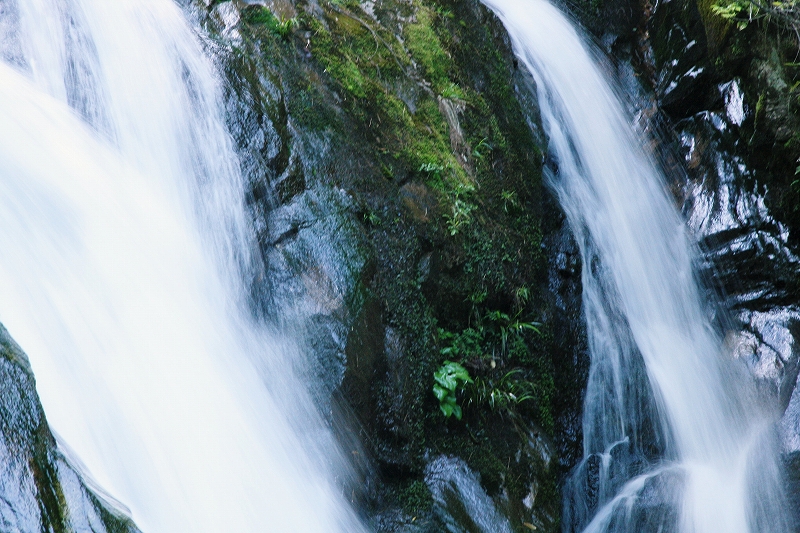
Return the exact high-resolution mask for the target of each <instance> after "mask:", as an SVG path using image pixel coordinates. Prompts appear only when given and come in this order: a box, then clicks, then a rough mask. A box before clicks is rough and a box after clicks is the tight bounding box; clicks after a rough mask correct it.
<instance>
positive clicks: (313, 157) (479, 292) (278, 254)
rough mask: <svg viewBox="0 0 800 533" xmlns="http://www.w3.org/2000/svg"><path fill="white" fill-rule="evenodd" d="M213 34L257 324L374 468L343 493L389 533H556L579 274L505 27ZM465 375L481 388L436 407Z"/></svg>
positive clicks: (475, 21)
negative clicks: (251, 256)
mask: <svg viewBox="0 0 800 533" xmlns="http://www.w3.org/2000/svg"><path fill="white" fill-rule="evenodd" d="M200 16H201V17H205V18H204V20H205V24H206V27H207V28H208V29H209V33H210V34H211V35H214V36H215V37H213V38H212V40H211V41H210V42H209V47H210V48H211V49H212V50H213V53H214V54H215V55H216V56H217V57H218V60H219V63H220V65H221V67H222V69H223V70H224V71H225V72H226V76H227V81H228V86H229V87H230V94H229V99H230V103H229V107H230V121H231V130H232V131H233V132H234V136H235V138H236V141H237V144H238V146H239V149H240V156H241V158H242V161H243V167H244V169H245V171H246V173H247V176H248V179H249V187H250V200H251V203H250V207H251V210H252V213H253V217H254V220H255V221H256V225H257V227H258V230H259V242H260V245H261V248H262V253H263V257H264V275H263V278H262V279H263V281H262V282H259V283H256V290H255V291H254V294H255V296H254V307H255V309H256V311H257V312H259V313H263V314H264V316H266V317H268V318H269V319H271V320H274V321H276V322H280V323H282V324H283V327H285V328H292V327H294V328H296V331H301V332H302V333H301V335H302V336H303V337H304V338H305V340H306V346H307V347H308V354H309V358H310V363H309V366H308V368H307V369H306V371H307V372H308V374H309V380H308V381H309V382H310V383H313V384H316V385H312V386H313V387H315V388H316V391H315V392H316V393H317V398H318V402H319V404H320V405H321V406H322V409H323V410H324V411H326V412H327V413H329V416H330V419H331V420H332V421H333V422H334V423H335V424H337V425H341V427H339V428H337V429H338V430H339V433H340V435H341V440H342V442H343V445H344V446H346V447H351V448H352V450H351V451H352V456H353V457H354V459H355V461H356V463H357V465H358V468H359V469H360V470H359V471H360V475H361V480H360V481H359V482H357V483H356V484H355V486H351V487H348V488H346V489H345V490H346V491H347V492H348V493H349V494H352V496H353V499H354V500H355V501H356V503H357V505H358V506H359V508H361V509H363V511H364V514H365V517H366V519H367V520H368V522H370V524H371V526H372V527H374V528H375V529H376V530H378V531H406V530H408V531H434V530H435V531H439V530H441V529H443V528H445V527H448V526H447V524H451V525H452V524H456V523H457V524H460V525H459V526H457V527H460V528H467V529H468V530H470V531H473V530H474V531H478V530H482V529H481V528H486V527H488V528H490V529H493V530H501V531H502V530H509V531H511V530H513V531H523V530H529V529H530V527H536V528H539V529H544V530H548V531H552V530H555V529H557V528H558V516H559V514H560V496H559V493H558V489H557V482H558V478H559V476H560V475H562V474H563V473H564V472H565V471H566V469H567V468H568V467H569V466H571V464H573V463H574V461H575V459H576V457H577V456H578V454H579V453H580V419H579V410H580V401H581V400H580V398H581V390H582V383H581V380H582V376H583V374H584V373H585V370H586V367H585V365H586V362H585V360H584V357H583V355H582V353H583V352H582V349H581V332H580V326H579V320H578V318H579V312H580V311H579V307H578V306H577V299H578V296H579V293H578V287H577V279H578V276H579V270H580V269H579V266H578V265H577V264H576V260H575V259H574V258H575V257H576V256H575V252H574V250H573V249H572V244H571V241H570V237H569V235H568V234H567V233H565V231H564V229H563V221H562V218H561V215H560V213H559V211H558V209H557V207H555V205H554V204H553V200H552V199H551V198H550V197H549V196H548V193H547V192H546V191H545V190H544V189H543V187H542V183H541V165H542V162H543V159H544V157H543V139H542V134H541V130H540V126H539V123H538V113H537V107H536V102H535V87H534V85H533V81H532V80H531V79H530V77H529V76H528V75H527V74H526V73H525V72H523V71H521V70H520V69H519V68H518V66H517V63H516V61H515V59H514V58H513V57H512V54H511V52H510V46H509V43H508V41H507V36H506V35H505V32H504V31H503V29H502V27H501V26H500V24H499V23H498V21H497V20H496V19H495V18H494V17H493V15H491V14H490V13H489V12H488V10H486V9H485V8H484V7H483V6H482V5H480V4H479V3H478V2H471V1H470V2H419V1H408V2H396V1H393V0H392V1H383V2H367V3H361V4H359V3H358V2H319V3H317V2H309V3H304V2H298V3H278V2H276V3H272V4H270V5H261V4H252V5H244V4H235V3H231V2H215V3H212V4H211V5H210V6H208V8H207V9H206V10H203V11H202V12H201V13H200ZM446 361H450V362H454V363H459V364H460V365H461V367H462V368H463V369H464V370H466V372H468V373H469V376H470V379H471V380H473V382H472V383H468V382H466V381H464V380H461V381H454V382H453V388H452V389H453V390H452V391H449V393H448V394H447V397H445V396H442V398H441V399H437V397H436V396H434V393H433V387H434V383H435V379H434V374H435V373H437V372H439V373H440V374H439V375H440V378H441V376H443V375H444V374H443V373H446V368H445V365H446ZM449 368H451V369H452V368H454V367H452V366H451V367H449ZM576 376H577V377H576ZM440 391H442V392H441V393H442V394H443V395H444V394H445V392H444V389H440ZM454 409H455V410H456V411H458V410H461V412H463V417H457V416H456V415H452V416H449V417H446V416H445V412H448V413H449V412H452V411H453V410H454ZM459 418H460V419H459ZM343 421H344V422H343ZM504 516H505V517H504ZM506 517H507V518H506ZM525 524H527V525H525ZM452 527H456V526H452Z"/></svg>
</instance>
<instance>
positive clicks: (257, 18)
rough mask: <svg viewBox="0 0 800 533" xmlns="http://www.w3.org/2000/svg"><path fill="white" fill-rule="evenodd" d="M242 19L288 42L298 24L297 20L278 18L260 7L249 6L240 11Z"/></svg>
mask: <svg viewBox="0 0 800 533" xmlns="http://www.w3.org/2000/svg"><path fill="white" fill-rule="evenodd" d="M242 18H243V20H244V21H245V22H246V23H248V24H253V25H263V26H265V27H266V28H267V29H268V30H269V31H270V32H272V33H273V34H274V35H276V36H278V37H280V38H281V39H284V40H289V38H290V37H291V36H292V33H293V32H294V30H295V29H296V28H297V27H298V26H299V24H300V22H299V20H298V19H297V18H288V19H287V18H280V19H279V18H278V17H276V16H275V15H274V14H273V13H272V11H270V10H269V9H267V8H266V7H262V6H250V7H248V8H247V9H244V10H243V11H242Z"/></svg>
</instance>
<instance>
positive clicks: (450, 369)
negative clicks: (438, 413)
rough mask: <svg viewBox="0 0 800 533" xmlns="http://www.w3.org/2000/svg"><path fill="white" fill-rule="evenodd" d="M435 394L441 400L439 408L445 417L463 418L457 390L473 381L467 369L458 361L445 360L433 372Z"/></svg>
mask: <svg viewBox="0 0 800 533" xmlns="http://www.w3.org/2000/svg"><path fill="white" fill-rule="evenodd" d="M433 379H434V382H435V383H434V384H433V395H434V396H436V399H437V400H439V409H441V410H442V413H443V414H444V416H445V417H447V418H450V416H455V417H456V418H457V419H458V420H461V414H462V412H461V406H460V405H458V402H457V400H456V392H457V391H461V390H463V389H464V387H465V386H466V385H467V383H473V380H472V378H471V377H470V375H469V372H467V369H466V368H464V367H463V366H461V365H460V364H458V363H454V362H452V361H445V362H444V363H442V366H440V367H439V369H438V370H437V371H436V372H434V373H433Z"/></svg>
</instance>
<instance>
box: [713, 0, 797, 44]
mask: <svg viewBox="0 0 800 533" xmlns="http://www.w3.org/2000/svg"><path fill="white" fill-rule="evenodd" d="M711 12H712V13H714V14H715V15H717V16H719V17H722V18H723V19H725V20H729V21H731V22H734V23H736V27H737V28H738V29H740V30H743V29H745V28H747V26H748V24H750V23H751V22H754V21H756V20H761V19H764V20H767V21H770V22H773V23H775V24H777V25H778V26H779V27H782V28H785V29H789V30H791V31H792V32H793V33H794V34H795V38H796V39H797V40H798V42H800V4H798V2H797V0H787V1H783V2H781V1H766V2H765V1H762V0H717V2H716V3H714V4H712V6H711Z"/></svg>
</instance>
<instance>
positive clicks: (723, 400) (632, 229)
mask: <svg viewBox="0 0 800 533" xmlns="http://www.w3.org/2000/svg"><path fill="white" fill-rule="evenodd" d="M484 2H485V3H486V5H487V6H488V7H490V8H491V9H493V10H494V11H495V12H496V13H497V15H498V16H499V17H500V19H501V20H502V21H503V23H504V25H505V27H506V29H507V30H508V32H509V34H510V36H511V40H512V43H513V47H514V50H515V53H516V54H517V56H518V57H519V59H520V60H521V62H522V64H524V65H525V66H526V67H527V68H528V69H529V70H530V71H531V73H532V74H533V76H534V79H535V81H536V83H537V91H538V95H539V101H540V105H541V109H542V116H543V121H544V125H545V129H546V131H547V133H548V136H549V142H550V150H551V153H552V158H553V159H554V160H555V164H554V165H551V166H552V167H557V168H551V169H550V174H551V176H550V181H551V185H552V187H553V188H554V190H555V192H556V194H557V196H558V198H559V201H560V203H561V205H562V207H563V209H564V212H565V213H566V215H567V219H568V222H569V224H570V226H571V228H572V231H573V233H574V235H575V238H576V240H577V243H578V246H579V247H580V250H581V254H582V260H583V273H582V284H583V306H584V313H585V318H586V324H587V334H588V340H589V350H590V357H591V368H590V375H589V381H588V387H587V391H586V398H585V404H584V425H583V426H584V430H583V433H584V461H583V463H582V464H581V465H579V467H578V468H577V469H576V470H575V471H574V473H573V475H572V478H571V479H570V480H569V482H568V484H567V487H566V492H567V497H566V504H565V516H564V530H565V531H566V532H572V531H586V532H601V531H615V532H617V531H618V532H623V531H625V532H631V533H633V532H640V531H663V532H667V531H675V532H684V533H706V532H707V533H712V532H714V533H716V532H726V533H745V532H752V533H756V532H759V533H761V532H783V531H787V530H788V526H787V523H786V522H787V520H786V519H785V518H784V515H785V512H786V511H785V507H783V505H784V501H785V500H784V499H783V495H782V493H781V489H780V479H779V477H780V476H779V469H778V467H777V451H776V447H775V445H774V442H773V441H774V437H773V432H774V427H773V426H774V420H775V416H774V414H773V413H771V412H770V411H769V409H767V408H766V407H764V406H763V405H762V402H760V400H759V398H758V397H757V395H756V392H755V387H754V385H753V383H752V379H751V378H750V377H749V376H748V374H747V372H746V370H745V369H744V365H743V364H740V361H735V360H734V359H733V357H732V355H731V354H730V353H728V352H726V350H725V348H724V343H723V342H722V339H721V338H720V334H719V333H718V332H717V329H716V328H715V327H714V326H713V324H712V322H711V319H710V316H709V313H708V311H707V309H708V305H707V304H706V303H705V302H704V301H703V298H702V294H701V291H700V289H699V286H698V283H697V280H696V279H695V274H694V269H693V263H694V261H695V255H696V251H695V249H694V247H693V246H692V243H691V241H690V239H689V236H688V235H687V232H686V230H685V228H684V224H683V222H682V220H681V219H680V217H679V215H678V213H677V210H676V208H675V206H674V205H673V201H672V200H671V199H670V198H669V195H668V192H667V190H666V183H665V179H664V177H663V176H662V175H661V174H660V173H659V171H658V170H657V166H656V164H655V163H654V161H653V158H652V156H651V155H650V154H649V153H648V152H647V150H646V149H645V147H644V144H643V142H642V140H640V139H638V138H637V137H636V135H634V133H633V132H632V128H631V123H630V120H629V119H628V118H627V117H626V116H625V113H624V112H623V109H622V105H621V104H620V99H619V98H618V97H617V95H616V94H615V92H614V90H613V89H612V88H611V84H610V82H609V80H607V79H606V77H605V76H604V75H603V73H602V72H601V70H600V68H599V67H598V63H599V58H598V56H597V55H596V54H595V53H594V52H593V51H592V48H591V46H589V45H588V44H587V42H586V41H585V40H584V39H582V38H581V37H580V35H579V34H578V32H577V31H576V29H575V27H574V25H573V24H571V23H570V22H569V21H568V20H567V18H566V17H564V16H563V15H562V14H561V13H560V12H559V11H558V10H557V9H556V8H554V7H553V6H552V5H550V4H549V3H547V2H546V1H545V0H484Z"/></svg>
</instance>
